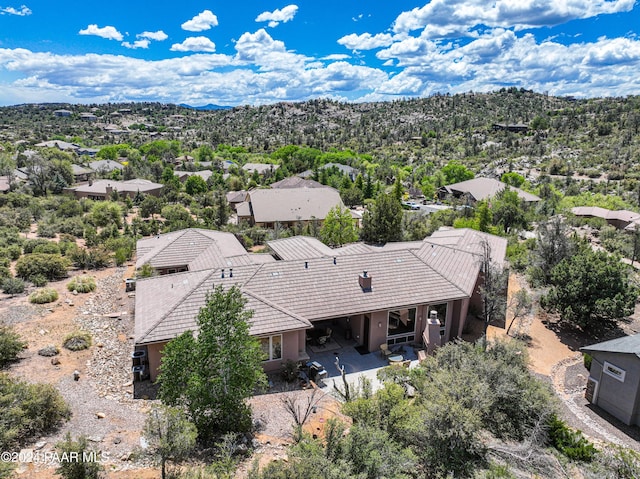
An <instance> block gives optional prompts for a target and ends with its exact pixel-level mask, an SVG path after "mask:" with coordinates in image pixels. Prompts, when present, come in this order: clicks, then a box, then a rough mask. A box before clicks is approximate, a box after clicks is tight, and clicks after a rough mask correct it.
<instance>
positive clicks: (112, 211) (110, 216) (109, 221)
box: [91, 201, 122, 228]
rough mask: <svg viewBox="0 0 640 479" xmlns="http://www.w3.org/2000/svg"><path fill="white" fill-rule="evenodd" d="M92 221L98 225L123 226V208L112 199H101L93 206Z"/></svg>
mask: <svg viewBox="0 0 640 479" xmlns="http://www.w3.org/2000/svg"><path fill="white" fill-rule="evenodd" d="M91 222H92V223H93V224H94V225H96V226H102V227H105V226H109V225H115V226H116V227H118V228H120V227H122V208H121V207H120V205H119V204H118V203H114V202H112V201H99V202H97V203H95V204H94V205H93V207H92V208H91Z"/></svg>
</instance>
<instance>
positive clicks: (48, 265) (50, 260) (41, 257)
mask: <svg viewBox="0 0 640 479" xmlns="http://www.w3.org/2000/svg"><path fill="white" fill-rule="evenodd" d="M68 267H69V260H68V259H66V258H63V257H62V256H61V255H59V254H46V253H31V254H25V255H24V256H22V257H20V259H18V261H17V262H16V276H18V277H19V278H22V279H26V280H27V281H32V280H33V279H34V278H35V277H36V276H44V277H45V278H46V279H48V280H49V281H55V280H58V279H62V278H66V277H67V268H68Z"/></svg>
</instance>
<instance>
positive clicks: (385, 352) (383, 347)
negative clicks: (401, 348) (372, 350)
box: [380, 343, 393, 359]
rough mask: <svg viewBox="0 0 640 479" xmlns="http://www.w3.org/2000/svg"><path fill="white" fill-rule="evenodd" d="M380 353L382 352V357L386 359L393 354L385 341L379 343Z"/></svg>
mask: <svg viewBox="0 0 640 479" xmlns="http://www.w3.org/2000/svg"><path fill="white" fill-rule="evenodd" d="M380 353H381V354H382V357H383V358H385V359H386V358H388V357H389V356H391V355H392V354H393V351H391V350H390V349H389V345H388V344H387V343H382V344H381V345H380Z"/></svg>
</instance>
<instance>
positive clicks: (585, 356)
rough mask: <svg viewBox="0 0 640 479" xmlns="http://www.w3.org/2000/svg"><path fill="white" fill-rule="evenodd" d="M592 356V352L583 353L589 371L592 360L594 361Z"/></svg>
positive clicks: (585, 365)
mask: <svg viewBox="0 0 640 479" xmlns="http://www.w3.org/2000/svg"><path fill="white" fill-rule="evenodd" d="M592 359H593V358H592V357H591V355H590V354H586V353H585V354H583V355H582V362H583V364H584V367H585V368H587V370H588V371H591V361H592Z"/></svg>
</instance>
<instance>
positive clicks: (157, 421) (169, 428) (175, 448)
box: [144, 406, 198, 479]
mask: <svg viewBox="0 0 640 479" xmlns="http://www.w3.org/2000/svg"><path fill="white" fill-rule="evenodd" d="M144 436H145V437H146V438H147V441H148V442H149V445H150V447H151V448H152V450H153V452H154V453H155V455H156V456H158V457H159V458H160V469H161V471H162V479H165V478H166V463H167V461H180V460H182V459H184V458H185V457H186V456H187V454H189V452H191V451H192V450H193V449H194V447H195V445H196V437H197V436H198V431H197V430H196V427H195V426H194V425H193V424H192V423H191V422H189V420H188V419H187V417H186V415H185V413H184V411H183V410H182V409H179V408H175V407H168V406H156V407H154V408H153V409H152V410H151V412H150V413H149V416H147V420H146V422H145V424H144Z"/></svg>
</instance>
